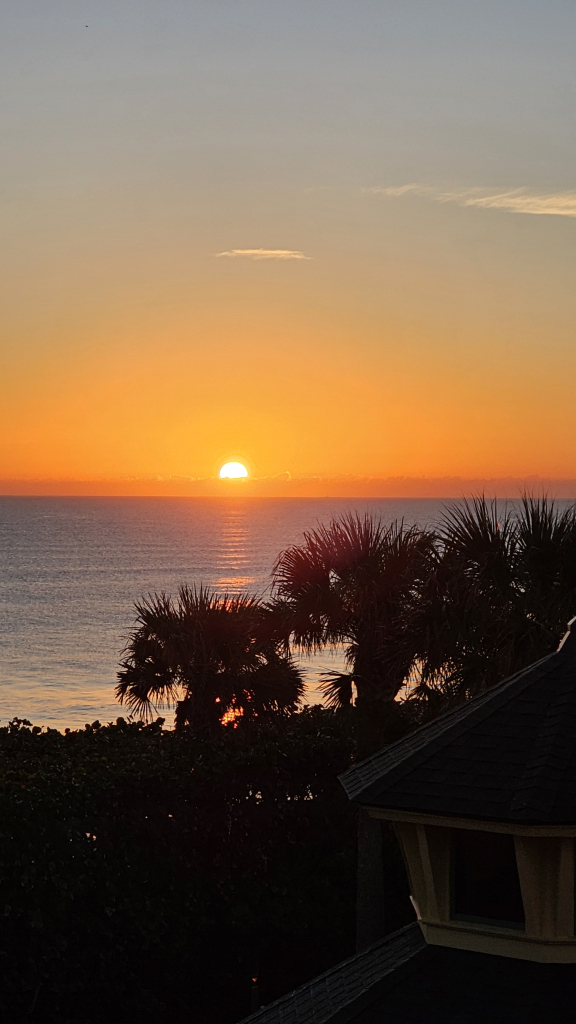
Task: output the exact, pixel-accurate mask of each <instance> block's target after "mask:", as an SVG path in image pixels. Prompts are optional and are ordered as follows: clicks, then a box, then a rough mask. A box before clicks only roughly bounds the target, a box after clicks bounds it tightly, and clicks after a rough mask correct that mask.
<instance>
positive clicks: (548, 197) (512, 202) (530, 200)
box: [365, 182, 576, 217]
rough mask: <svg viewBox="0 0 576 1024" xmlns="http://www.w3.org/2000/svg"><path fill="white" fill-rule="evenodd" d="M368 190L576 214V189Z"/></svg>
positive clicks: (490, 206)
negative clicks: (545, 190) (552, 190)
mask: <svg viewBox="0 0 576 1024" xmlns="http://www.w3.org/2000/svg"><path fill="white" fill-rule="evenodd" d="M365 191H367V192H371V193H373V194H376V195H384V196H391V197H400V196H405V195H408V194H410V193H411V194H412V195H416V196H423V197H426V198H428V199H433V200H434V201H435V202H437V203H456V204H457V205H458V206H476V207H479V208H481V209H484V210H505V211H507V212H509V213H531V214H536V215H537V216H542V215H545V214H546V215H548V216H555V217H576V192H530V191H529V189H527V188H513V189H506V190H505V191H503V192H489V191H488V190H487V189H485V188H468V189H454V190H452V191H446V192H443V191H441V190H440V189H438V188H434V187H432V186H431V185H420V184H418V183H417V182H414V183H412V184H410V185H391V186H387V187H382V188H370V189H366V190H365Z"/></svg>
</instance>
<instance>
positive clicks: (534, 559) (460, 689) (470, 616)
mask: <svg viewBox="0 0 576 1024" xmlns="http://www.w3.org/2000/svg"><path fill="white" fill-rule="evenodd" d="M439 540H440V552H439V556H438V558H437V562H436V568H435V571H434V573H432V574H431V575H430V576H429V577H428V581H427V585H426V587H425V588H424V590H423V592H422V595H421V600H420V603H419V605H418V607H416V608H414V618H413V619H412V621H411V623H410V627H409V631H410V634H411V642H410V647H409V650H410V653H413V652H414V646H415V645H416V648H417V655H418V656H417V658H416V664H417V665H418V666H419V669H420V681H419V685H418V686H416V687H415V688H414V691H413V698H414V699H415V700H416V701H420V702H421V704H422V706H423V707H424V708H425V712H424V713H425V714H428V715H429V714H430V713H436V712H437V711H438V710H440V709H441V708H442V707H445V706H446V705H448V704H451V703H453V702H455V701H460V700H462V699H465V698H466V697H470V696H474V695H475V694H477V693H481V692H482V691H483V690H485V689H487V688H488V687H490V686H492V685H494V684H495V683H497V682H500V681H501V680H502V679H504V678H506V676H509V675H511V674H512V673H514V672H516V671H518V670H519V669H521V668H523V667H524V666H525V665H528V664H530V663H531V662H533V661H535V660H537V659H538V658H540V657H543V656H544V655H545V654H548V653H549V652H550V651H553V650H554V649H555V647H556V646H557V644H558V641H559V639H560V637H561V636H562V634H563V632H564V630H565V628H566V622H567V621H568V619H569V618H570V617H571V616H572V615H573V614H574V612H575V610H576V509H575V507H574V506H571V507H569V508H567V509H565V510H560V509H559V508H558V507H557V506H556V505H555V503H554V502H553V501H550V500H549V499H548V498H546V497H543V498H535V497H531V496H524V497H523V498H522V500H521V502H520V506H519V507H518V508H514V507H507V506H503V507H501V506H499V505H498V503H497V502H496V501H488V500H486V498H484V497H479V498H475V499H473V500H472V501H470V502H463V503H462V504H460V505H453V506H451V507H449V508H448V510H447V512H446V514H445V516H444V520H443V523H442V526H441V529H440V532H439Z"/></svg>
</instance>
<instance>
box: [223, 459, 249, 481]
mask: <svg viewBox="0 0 576 1024" xmlns="http://www.w3.org/2000/svg"><path fill="white" fill-rule="evenodd" d="M218 476H219V477H220V479H221V480H240V479H242V478H245V477H247V476H248V470H247V469H246V466H244V465H243V464H242V463H241V462H226V463H225V464H224V465H223V466H222V469H221V470H220V472H219V474H218Z"/></svg>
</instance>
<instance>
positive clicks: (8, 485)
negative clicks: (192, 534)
mask: <svg viewBox="0 0 576 1024" xmlns="http://www.w3.org/2000/svg"><path fill="white" fill-rule="evenodd" d="M523 493H531V494H544V493H545V494H547V495H549V496H550V497H553V498H558V499H561V500H562V499H567V500H569V499H572V498H576V478H572V477H564V478H562V477H541V476H538V475H536V474H531V475H527V476H517V477H516V476H500V477H463V476H441V477H440V476H438V477H424V476H421V477H418V476H388V477H369V476H361V475H352V474H350V475H344V474H342V475H338V476H333V477H321V476H301V477H296V476H290V475H289V474H286V473H281V474H278V475H276V476H269V477H251V478H249V479H247V480H219V479H218V478H215V477H201V478H199V477H184V476H166V477H161V476H157V477H116V478H90V479H76V478H62V477H60V478H48V477H46V478H39V477H36V478H27V479H22V478H20V479H14V478H12V479H10V478H6V479H3V480H2V479H0V497H22V498H24V497H62V498H65V497H86V498H98V497H102V498H105V497H110V498H124V497H125V498H130V497H142V498H156V497H158V498H161V497H166V498H218V497H250V498H368V499H369V498H391V499H394V498H397V499H401V498H436V499H443V498H447V499H454V498H464V497H470V496H473V495H478V494H485V495H486V496H487V497H495V498H509V499H515V498H518V497H519V496H520V495H521V494H523Z"/></svg>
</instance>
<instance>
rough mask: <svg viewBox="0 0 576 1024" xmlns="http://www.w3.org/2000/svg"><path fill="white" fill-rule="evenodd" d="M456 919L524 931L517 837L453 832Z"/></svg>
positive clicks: (453, 913)
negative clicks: (517, 863)
mask: <svg viewBox="0 0 576 1024" xmlns="http://www.w3.org/2000/svg"><path fill="white" fill-rule="evenodd" d="M452 916H453V917H454V918H456V919H457V918H460V919H463V920H468V921H478V922H479V923H486V924H494V925H501V926H508V927H513V928H523V927H524V907H523V905H522V894H521V892H520V881H519V878H518V868H517V866H516V854H515V851H514V837H513V836H510V835H503V834H498V833H493V832H472V831H469V830H468V829H453V830H452Z"/></svg>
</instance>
